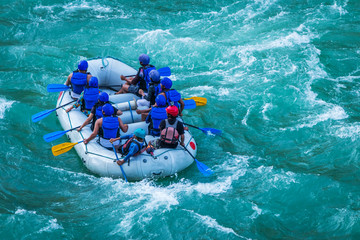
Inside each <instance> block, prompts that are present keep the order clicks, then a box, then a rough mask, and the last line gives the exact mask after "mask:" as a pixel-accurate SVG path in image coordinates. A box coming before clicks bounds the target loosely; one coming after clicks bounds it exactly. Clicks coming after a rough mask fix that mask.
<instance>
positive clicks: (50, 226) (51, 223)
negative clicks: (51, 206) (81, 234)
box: [38, 218, 64, 233]
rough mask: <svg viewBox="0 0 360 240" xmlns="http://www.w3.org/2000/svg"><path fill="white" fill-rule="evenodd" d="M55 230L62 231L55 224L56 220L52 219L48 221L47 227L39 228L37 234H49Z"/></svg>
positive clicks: (59, 226)
mask: <svg viewBox="0 0 360 240" xmlns="http://www.w3.org/2000/svg"><path fill="white" fill-rule="evenodd" d="M57 229H64V228H63V227H62V226H61V225H60V224H58V222H57V219H56V218H53V219H50V220H49V222H48V225H47V226H45V227H43V228H41V229H40V230H39V231H38V233H41V232H51V231H53V230H57Z"/></svg>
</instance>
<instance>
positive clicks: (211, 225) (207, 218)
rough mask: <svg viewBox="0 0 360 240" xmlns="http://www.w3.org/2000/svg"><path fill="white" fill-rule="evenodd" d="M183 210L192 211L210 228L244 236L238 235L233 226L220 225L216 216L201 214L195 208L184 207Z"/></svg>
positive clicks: (192, 213)
mask: <svg viewBox="0 0 360 240" xmlns="http://www.w3.org/2000/svg"><path fill="white" fill-rule="evenodd" d="M183 210H184V211H186V212H189V213H191V215H193V216H194V217H196V218H197V219H198V220H199V222H200V223H201V224H204V225H206V226H207V227H209V228H214V229H216V230H217V231H220V232H224V233H231V234H234V235H235V236H237V237H242V236H240V235H238V234H237V233H236V232H235V231H234V230H233V229H232V228H228V227H224V226H222V225H220V224H219V223H218V222H217V221H216V219H214V218H212V217H210V216H207V215H206V216H204V215H201V214H199V213H196V212H194V211H193V210H187V209H183ZM243 238H244V237H243ZM245 239H246V238H245Z"/></svg>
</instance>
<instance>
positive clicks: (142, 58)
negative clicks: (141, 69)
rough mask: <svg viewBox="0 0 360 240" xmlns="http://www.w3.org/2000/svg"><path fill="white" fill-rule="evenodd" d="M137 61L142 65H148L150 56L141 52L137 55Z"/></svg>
mask: <svg viewBox="0 0 360 240" xmlns="http://www.w3.org/2000/svg"><path fill="white" fill-rule="evenodd" d="M139 62H142V63H143V64H144V65H148V64H149V63H150V57H149V56H148V55H146V54H144V53H143V54H141V55H140V56H139Z"/></svg>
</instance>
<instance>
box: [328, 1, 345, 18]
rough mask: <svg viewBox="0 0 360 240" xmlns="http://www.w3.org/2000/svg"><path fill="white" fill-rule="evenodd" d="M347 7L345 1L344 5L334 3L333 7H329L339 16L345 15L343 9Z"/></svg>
mask: <svg viewBox="0 0 360 240" xmlns="http://www.w3.org/2000/svg"><path fill="white" fill-rule="evenodd" d="M346 5H347V1H345V3H344V5H342V6H341V5H338V4H337V2H336V1H335V2H334V4H333V5H331V9H333V10H335V11H336V12H339V14H340V16H342V15H345V14H347V13H348V11H346V9H345V7H346Z"/></svg>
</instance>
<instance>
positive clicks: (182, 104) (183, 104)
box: [179, 99, 185, 116]
mask: <svg viewBox="0 0 360 240" xmlns="http://www.w3.org/2000/svg"><path fill="white" fill-rule="evenodd" d="M179 103H180V109H179V115H180V116H182V111H183V110H184V107H185V103H184V101H183V100H182V99H180V100H179Z"/></svg>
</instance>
